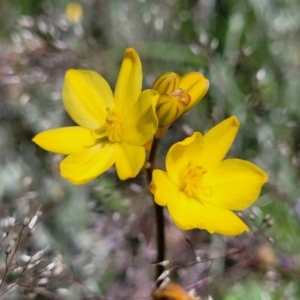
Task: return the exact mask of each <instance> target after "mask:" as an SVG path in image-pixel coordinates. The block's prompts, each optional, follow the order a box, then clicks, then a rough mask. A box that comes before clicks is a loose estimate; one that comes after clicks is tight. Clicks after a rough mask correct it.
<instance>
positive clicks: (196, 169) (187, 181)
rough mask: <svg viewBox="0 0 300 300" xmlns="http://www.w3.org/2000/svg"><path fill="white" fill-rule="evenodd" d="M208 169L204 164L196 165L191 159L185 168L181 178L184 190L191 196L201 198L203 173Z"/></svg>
mask: <svg viewBox="0 0 300 300" xmlns="http://www.w3.org/2000/svg"><path fill="white" fill-rule="evenodd" d="M205 173H206V171H205V170H204V169H203V167H202V166H196V165H194V164H193V163H192V162H191V161H190V162H189V163H188V165H187V166H186V167H185V168H184V169H183V172H182V175H181V179H182V183H183V190H184V192H185V193H186V194H187V195H188V196H190V197H196V198H199V196H200V188H201V183H202V179H203V175H204V174H205Z"/></svg>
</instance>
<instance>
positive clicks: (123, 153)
mask: <svg viewBox="0 0 300 300" xmlns="http://www.w3.org/2000/svg"><path fill="white" fill-rule="evenodd" d="M145 159H146V150H145V148H144V147H143V146H135V145H130V144H128V143H124V142H122V143H121V144H120V147H119V148H118V151H117V153H116V170H117V173H118V176H119V178H120V179H121V180H125V179H128V178H134V177H136V176H137V174H138V173H139V172H140V170H141V169H142V167H143V166H144V164H145Z"/></svg>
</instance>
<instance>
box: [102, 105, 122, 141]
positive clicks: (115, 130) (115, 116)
mask: <svg viewBox="0 0 300 300" xmlns="http://www.w3.org/2000/svg"><path fill="white" fill-rule="evenodd" d="M106 111H107V117H106V124H105V128H106V134H107V137H108V139H109V140H110V141H111V142H113V143H118V142H120V141H121V135H122V130H121V127H122V123H123V118H122V116H121V115H120V114H119V113H118V112H117V111H116V110H115V109H114V108H111V107H107V108H106Z"/></svg>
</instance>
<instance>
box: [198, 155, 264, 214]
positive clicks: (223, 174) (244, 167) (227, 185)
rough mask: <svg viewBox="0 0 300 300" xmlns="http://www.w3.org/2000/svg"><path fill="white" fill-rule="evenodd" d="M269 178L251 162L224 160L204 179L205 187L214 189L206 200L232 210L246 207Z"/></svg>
mask: <svg viewBox="0 0 300 300" xmlns="http://www.w3.org/2000/svg"><path fill="white" fill-rule="evenodd" d="M267 180H268V175H267V174H266V173H265V172H264V171H263V170H262V169H260V168H259V167H257V166H256V165H254V164H252V163H251V162H248V161H246V160H240V159H227V160H224V161H223V162H222V163H221V164H220V166H219V167H218V168H217V169H215V170H214V171H213V172H208V173H207V174H206V175H205V177H204V179H203V188H205V187H210V188H211V191H212V195H211V197H206V198H205V201H208V202H210V203H211V204H213V205H216V206H219V207H223V208H225V209H230V210H243V209H246V208H248V207H249V206H250V205H251V204H252V203H253V202H254V201H255V200H256V199H257V198H258V196H259V194H260V191H261V187H262V185H263V184H264V183H265V182H266V181H267Z"/></svg>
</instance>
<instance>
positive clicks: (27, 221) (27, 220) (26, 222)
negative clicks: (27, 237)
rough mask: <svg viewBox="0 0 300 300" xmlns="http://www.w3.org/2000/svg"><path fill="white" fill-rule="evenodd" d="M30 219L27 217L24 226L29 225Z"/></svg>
mask: <svg viewBox="0 0 300 300" xmlns="http://www.w3.org/2000/svg"><path fill="white" fill-rule="evenodd" d="M29 221H30V219H29V218H28V217H25V219H24V221H23V226H27V225H28V224H29Z"/></svg>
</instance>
